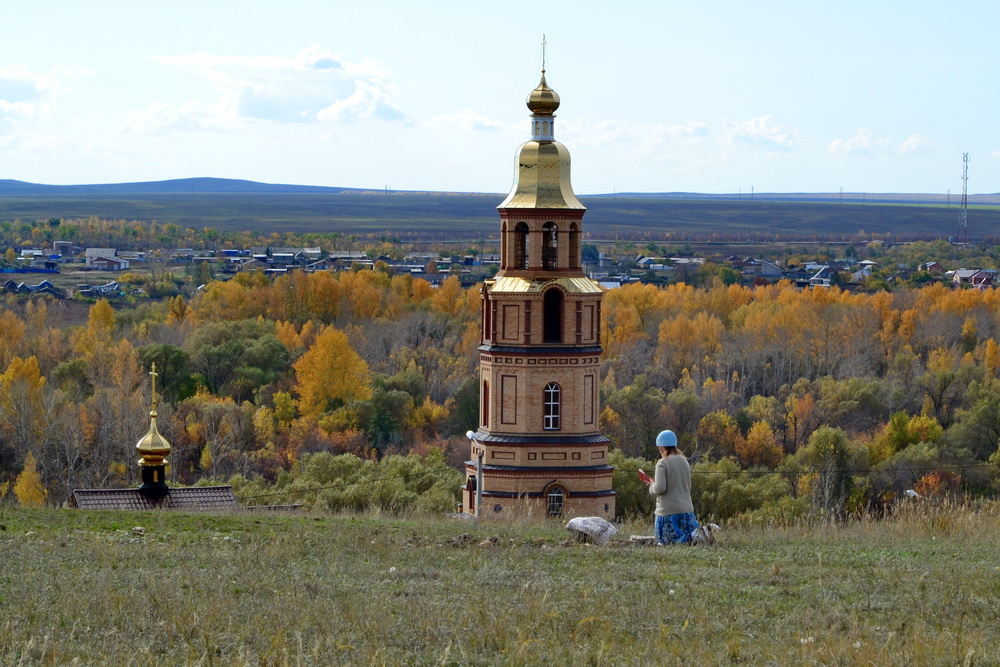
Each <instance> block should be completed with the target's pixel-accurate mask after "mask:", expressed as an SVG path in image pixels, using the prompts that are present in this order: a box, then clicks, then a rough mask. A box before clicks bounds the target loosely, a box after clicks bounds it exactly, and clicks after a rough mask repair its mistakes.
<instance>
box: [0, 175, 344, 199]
mask: <svg viewBox="0 0 1000 667" xmlns="http://www.w3.org/2000/svg"><path fill="white" fill-rule="evenodd" d="M346 190H347V188H328V187H321V186H313V185H281V184H273V183H258V182H256V181H244V180H239V179H230V178H180V179H175V180H169V181H148V182H141V183H105V184H97V185H43V184H40V183H25V182H24V181H11V180H0V197H4V196H7V195H19V196H25V197H63V196H80V195H84V196H96V195H106V196H111V197H127V196H134V195H138V194H336V193H338V192H344V191H346Z"/></svg>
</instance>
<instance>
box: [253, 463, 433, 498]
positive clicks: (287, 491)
mask: <svg viewBox="0 0 1000 667" xmlns="http://www.w3.org/2000/svg"><path fill="white" fill-rule="evenodd" d="M441 472H444V471H442V470H425V471H423V472H414V473H408V474H406V475H393V476H390V477H373V478H369V479H363V480H358V481H356V482H341V483H340V484H329V485H327V486H315V487H310V488H307V489H285V490H284V491H271V492H269V493H258V494H257V495H253V496H244V497H243V498H241V500H254V499H255V498H267V497H270V496H284V495H288V494H292V493H315V492H316V491H326V490H327V489H343V488H347V487H349V486H358V485H359V484H379V483H381V482H387V481H390V480H394V479H407V478H413V477H421V476H423V475H432V474H435V473H441Z"/></svg>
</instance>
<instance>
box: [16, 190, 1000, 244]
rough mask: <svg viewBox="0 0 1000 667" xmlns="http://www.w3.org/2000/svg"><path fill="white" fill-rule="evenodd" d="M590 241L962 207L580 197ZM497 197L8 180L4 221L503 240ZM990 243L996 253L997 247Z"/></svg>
mask: <svg viewBox="0 0 1000 667" xmlns="http://www.w3.org/2000/svg"><path fill="white" fill-rule="evenodd" d="M580 199H581V200H582V201H583V203H584V204H585V205H586V206H587V207H588V209H589V210H588V212H587V217H586V218H585V222H584V225H585V229H586V232H587V234H588V238H590V239H592V240H597V239H601V240H616V239H625V240H638V241H645V240H670V241H675V242H685V241H704V240H720V241H729V240H736V239H739V240H759V241H768V240H814V241H815V240H840V239H845V238H849V237H855V236H856V235H857V234H858V232H859V231H862V230H863V231H864V232H865V233H866V234H869V235H872V234H879V235H883V236H884V235H886V234H890V235H892V236H893V237H894V238H900V239H916V238H922V239H936V238H945V239H946V238H948V237H949V236H952V235H954V234H955V230H956V227H957V222H958V203H959V202H958V197H957V196H955V195H951V196H950V197H949V196H948V195H939V194H872V193H843V194H840V193H812V194H810V193H787V194H781V193H754V194H753V195H751V194H749V193H736V194H732V193H731V194H699V193H688V192H666V193H615V194H598V195H589V196H587V195H584V196H581V197H580ZM502 200H503V194H501V193H485V194H484V193H449V192H407V191H391V190H390V191H385V190H363V189H354V188H335V187H321V186H303V185H280V184H270V183H257V182H254V181H243V180H231V179H221V178H190V179H181V180H170V181H156V182H148V183H118V184H103V185H41V184H35V183H25V182H22V181H13V180H0V221H4V220H7V221H10V220H15V219H22V220H47V219H50V218H62V219H70V218H85V217H90V216H95V217H98V218H104V219H115V220H121V219H124V220H140V221H154V220H155V221H157V222H160V223H174V224H177V225H181V226H184V227H194V228H203V227H209V228H216V229H221V230H234V231H238V230H255V231H267V232H273V231H278V232H281V231H292V232H317V233H331V232H339V233H343V234H390V235H395V236H399V237H401V238H406V239H409V240H416V239H426V240H449V239H450V240H465V239H482V238H489V237H495V236H496V235H497V233H498V232H499V218H498V216H497V212H496V206H497V205H498V204H499V203H500V202H501V201H502ZM969 203H970V206H971V207H973V208H972V210H970V212H969V236H970V239H985V240H988V241H990V240H992V239H995V238H997V237H998V236H1000V194H994V195H970V197H969ZM991 242H992V241H991Z"/></svg>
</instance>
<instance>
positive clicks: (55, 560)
mask: <svg viewBox="0 0 1000 667" xmlns="http://www.w3.org/2000/svg"><path fill="white" fill-rule="evenodd" d="M998 513H1000V510H998V508H997V507H995V506H994V507H992V508H984V509H983V508H981V509H980V510H978V511H972V510H970V509H968V508H957V507H942V506H931V505H925V506H920V507H911V508H908V509H907V510H905V511H903V512H902V513H901V514H900V515H898V516H897V517H896V518H894V519H892V520H889V521H885V522H870V521H861V522H857V523H851V524H848V525H841V526H826V527H822V526H821V527H800V528H791V529H776V528H773V529H764V528H737V527H729V528H728V529H727V530H726V531H725V533H724V535H723V537H722V538H721V539H720V541H719V543H718V544H716V545H714V546H712V547H704V548H701V547H675V548H652V547H632V546H629V545H628V544H627V543H626V542H625V541H624V540H617V539H616V540H615V541H613V542H612V543H611V544H610V545H609V546H606V547H594V546H586V545H577V544H575V543H565V542H564V539H565V536H566V533H565V532H564V531H563V530H562V529H561V523H559V522H554V523H538V524H531V525H524V524H512V523H500V524H497V523H484V524H482V525H480V526H476V525H474V524H472V523H470V522H461V521H456V520H448V519H443V518H440V519H439V518H433V517H426V518H422V519H418V518H416V517H415V518H412V519H378V518H357V517H355V518H350V517H344V518H338V517H328V516H295V517H278V516H254V515H243V514H237V515H228V516H195V515H181V514H172V513H161V512H151V513H144V514H140V513H102V512H95V513H83V512H79V511H76V510H34V511H30V510H12V509H9V508H7V509H3V510H0V610H2V614H0V619H2V620H0V663H2V664H69V663H73V662H74V661H75V660H79V661H80V662H81V663H84V664H127V663H131V664H180V663H184V664H187V663H198V664H214V663H216V662H218V663H220V664H237V665H242V664H301V663H312V664H400V663H409V664H452V663H454V664H525V663H529V664H536V663H545V662H550V663H556V664H595V665H596V664H720V663H730V662H748V663H777V664H793V663H794V664H879V665H892V664H898V665H911V664H973V663H974V664H997V663H1000V622H998V620H1000V618H998V611H997V609H998V608H1000V606H998V603H1000V561H998V559H997V550H996V544H997V543H998V541H1000V522H998V521H997V519H998ZM136 526H140V527H142V528H143V529H144V531H143V534H137V533H138V532H139V531H133V530H132V529H133V527H136ZM630 532H640V533H647V534H648V532H649V527H648V526H645V525H642V526H631V527H629V526H626V527H625V529H624V531H623V533H625V534H626V535H627V534H628V533H630ZM482 542H486V543H487V545H488V546H482V545H481V543H482Z"/></svg>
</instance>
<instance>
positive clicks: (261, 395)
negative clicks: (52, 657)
mask: <svg viewBox="0 0 1000 667" xmlns="http://www.w3.org/2000/svg"><path fill="white" fill-rule="evenodd" d="M54 303H56V302H52V303H47V302H45V301H27V302H20V301H15V300H14V297H9V300H8V301H7V302H6V307H4V308H3V309H2V310H0V330H2V331H3V332H4V334H3V337H2V339H0V368H2V369H4V372H3V374H2V375H0V492H2V494H0V495H4V494H6V495H7V496H10V495H16V496H17V497H18V498H20V499H22V500H27V501H31V500H34V501H37V502H49V503H62V502H65V501H66V500H67V499H68V498H69V495H70V493H71V491H72V489H73V488H81V487H94V486H128V485H133V484H135V483H136V482H137V474H138V471H137V469H136V465H135V461H134V459H135V453H134V446H135V442H136V441H137V440H138V439H139V438H140V437H141V436H142V434H143V433H145V431H146V429H147V427H148V424H149V419H148V411H149V405H150V394H149V391H150V388H149V377H148V376H147V375H146V373H147V372H148V371H149V369H150V368H151V366H152V364H153V363H154V362H155V364H156V368H157V371H158V373H159V388H160V391H161V394H162V396H161V399H162V400H161V403H160V406H159V409H158V413H159V417H158V424H159V427H160V430H161V432H162V433H163V434H164V436H166V437H167V439H168V440H170V442H171V443H172V445H173V448H174V451H173V453H172V454H171V456H170V461H171V464H172V465H171V475H172V482H173V483H178V484H194V483H198V482H199V481H202V482H204V480H207V479H213V480H220V479H223V480H228V479H232V478H234V477H235V478H236V479H238V480H241V481H240V482H239V484H238V485H239V486H240V488H242V489H244V490H243V491H241V494H242V496H243V497H245V498H247V499H248V498H249V497H250V496H262V495H263V494H266V493H268V490H269V489H271V490H273V491H282V490H287V491H294V492H295V493H297V494H299V496H294V495H288V496H287V497H284V496H279V497H278V498H279V499H280V500H282V501H283V502H284V501H287V502H309V503H313V502H321V503H322V504H325V506H328V507H340V506H351V505H350V502H347V501H342V500H338V499H337V498H333V495H331V494H332V493H333V492H332V491H331V492H330V494H327V496H325V497H326V498H327V499H326V500H322V501H316V500H308V501H307V500H306V496H308V495H309V494H308V493H307V492H306V487H309V488H312V487H320V486H324V485H326V483H327V481H329V480H333V479H335V478H336V475H335V474H334V473H330V472H329V471H330V470H334V471H336V470H339V469H341V468H338V467H337V466H341V467H343V466H347V464H346V463H344V462H345V461H346V460H347V459H342V458H336V457H339V456H341V455H345V454H349V455H351V456H353V457H354V458H356V459H357V461H359V462H360V461H371V462H374V461H395V460H396V459H393V458H391V457H394V456H398V457H401V459H400V460H401V461H404V462H406V461H409V463H405V464H404V463H398V464H395V463H394V464H392V465H396V466H401V468H400V469H402V468H407V467H408V466H417V465H430V466H431V467H433V465H432V462H428V463H426V464H425V463H423V461H424V459H423V458H419V459H416V458H408V457H407V456H406V455H408V454H415V455H419V456H425V455H428V454H429V453H431V452H439V454H435V456H439V457H440V460H441V461H444V462H445V464H446V465H448V466H451V467H452V468H458V467H459V466H460V465H461V463H462V461H464V459H465V457H466V456H467V454H468V442H467V440H466V439H465V438H464V437H463V435H462V434H464V433H465V431H466V430H467V429H469V428H474V427H475V425H476V424H477V423H478V398H479V396H478V383H477V381H476V364H477V361H478V360H477V354H476V348H477V346H478V344H479V323H478V319H479V292H478V289H477V288H472V289H468V290H464V289H462V287H461V286H460V284H459V282H458V279H457V278H455V277H451V278H449V279H448V280H446V281H445V282H444V284H443V285H442V286H441V287H440V288H437V289H434V288H432V287H431V286H430V285H429V284H428V283H427V282H426V281H423V280H420V279H413V278H412V277H411V276H408V275H397V276H391V275H389V274H387V273H384V272H381V271H359V272H343V273H336V274H335V273H313V274H306V273H301V272H296V273H292V274H289V275H283V276H281V277H279V278H277V279H274V280H271V279H269V278H267V277H266V276H264V275H262V274H253V273H247V274H240V275H237V276H236V277H235V278H234V279H232V280H230V281H227V282H211V283H209V284H208V285H207V286H206V287H205V288H204V289H202V290H200V291H199V292H198V293H197V294H196V295H195V296H194V297H193V298H191V299H185V298H184V297H183V296H177V297H174V298H170V299H165V300H163V301H160V302H154V303H147V304H144V305H142V306H139V307H135V308H121V309H119V310H117V311H116V310H115V309H114V308H113V307H112V306H111V305H110V304H109V303H108V302H105V301H98V302H97V303H96V304H94V305H93V306H91V307H90V311H89V317H88V319H87V322H86V323H85V324H77V325H68V326H63V325H60V324H59V318H57V317H56V312H57V311H55V309H56V308H58V306H56V305H54ZM998 306H1000V296H998V294H997V292H996V291H994V290H985V291H975V290H953V289H949V288H946V287H944V286H941V285H932V286H929V287H925V288H922V289H899V290H897V291H895V292H893V293H889V292H877V293H874V294H853V293H849V292H845V291H841V290H839V289H836V288H834V289H825V290H824V289H816V290H798V289H796V288H794V287H793V286H791V285H789V284H784V283H781V284H777V285H769V286H762V287H753V288H750V287H741V286H737V285H730V286H725V285H723V284H722V283H721V281H718V280H717V281H715V284H714V285H713V286H711V287H703V288H695V287H691V286H688V285H683V284H677V285H671V286H669V287H665V288H657V287H654V286H648V285H646V286H644V285H629V286H626V287H623V288H621V289H616V290H612V291H610V292H608V293H607V294H606V296H605V301H604V309H603V315H604V317H603V323H602V327H603V329H602V339H603V344H604V347H605V358H604V369H603V370H604V376H603V378H604V379H603V383H602V404H603V406H604V407H603V413H602V416H601V417H602V427H603V429H604V431H605V432H606V433H607V434H608V435H609V437H611V439H612V441H613V443H614V446H615V448H616V449H617V450H618V451H617V452H616V455H615V456H616V457H617V458H616V460H617V461H618V462H619V465H620V468H621V470H619V472H618V473H616V481H615V485H616V489H617V490H618V491H619V493H620V496H619V509H620V511H622V512H633V511H634V512H639V511H645V505H644V504H643V503H645V502H648V499H647V498H645V497H644V496H642V494H641V489H639V490H638V491H637V490H636V489H634V488H633V487H634V484H635V482H634V478H635V473H634V469H635V468H636V467H638V466H639V465H648V463H646V464H641V463H639V462H638V460H640V459H648V458H651V457H652V456H653V455H654V454H655V452H654V451H652V449H653V447H652V443H653V442H654V439H655V435H656V433H657V432H659V431H660V430H662V429H664V428H671V429H672V430H674V431H675V432H677V433H678V435H679V437H680V439H681V443H682V447H683V448H684V449H685V450H686V452H687V453H688V455H689V456H690V457H691V458H692V461H693V462H694V463H695V471H696V473H699V474H697V475H696V486H697V489H696V491H697V495H698V497H699V498H701V500H699V503H702V505H701V506H702V507H703V509H704V510H705V511H707V512H709V513H713V512H715V513H717V515H718V516H725V517H731V516H736V515H741V514H746V513H748V512H758V513H761V512H762V513H763V514H761V516H764V515H768V516H770V515H771V514H773V515H775V516H785V515H788V514H789V513H795V512H799V511H804V509H808V508H810V507H820V508H822V509H823V510H824V511H827V512H835V513H842V512H844V511H848V510H850V509H861V508H865V507H869V508H871V507H879V506H881V505H882V504H884V503H886V502H889V501H891V500H892V499H893V498H894V497H896V496H897V495H898V494H899V493H901V492H902V491H904V490H906V489H915V490H916V491H917V492H919V493H920V494H921V495H933V494H935V493H950V492H971V493H980V494H983V493H991V492H992V491H993V484H994V478H995V476H996V475H995V471H996V469H997V466H996V465H995V464H996V462H997V460H998V457H997V448H998V441H1000V376H998V373H1000V350H998V346H997V340H998V339H1000V335H998V328H1000V307H998ZM320 454H322V455H323V456H331V457H334V458H335V459H336V460H337V461H340V463H337V464H336V465H333V464H329V465H327V464H326V463H323V466H327V467H325V468H323V470H326V472H317V470H318V468H315V466H318V465H319V462H323V461H327V460H328V459H325V458H320V459H316V458H315V457H316V456H317V455H320ZM308 461H314V463H313V464H310V465H313V466H314V468H308V466H307V465H306V462H308ZM630 461H631V463H630ZM351 465H357V466H362V465H366V464H362V463H352V464H351ZM330 466H332V467H330ZM310 470H312V472H310ZM372 470H373V469H372ZM369 472H371V471H370V470H369ZM701 473H705V474H701ZM359 474H360V473H359ZM365 474H368V473H365ZM371 474H373V475H375V477H379V475H376V474H375V473H371ZM400 474H403V473H400ZM331 475H332V476H331ZM345 475H346V473H345ZM699 475H700V476H699ZM391 476H392V475H390V477H391ZM431 477H434V476H433V475H431ZM297 480H298V481H297ZM699 480H702V481H699ZM452 481H453V480H449V481H448V482H447V483H445V482H442V485H440V486H438V487H437V489H438V490H437V491H435V498H436V501H435V503H434V504H435V505H436V506H438V507H444V506H446V505H449V504H451V503H452V502H453V501H454V497H453V496H452V498H451V499H450V500H447V498H446V497H447V494H446V493H445V492H444V491H441V489H443V488H451V487H450V486H449V485H451V484H452ZM296 484H298V485H299V486H295V485H296ZM431 486H433V484H432V485H431ZM455 488H457V485H455ZM414 489H417V490H414ZM706 489H709V490H706ZM425 491H426V490H425V489H424V490H421V489H418V488H417V487H412V488H411V487H407V488H405V489H403V490H402V491H400V494H402V495H398V494H397V495H398V497H404V498H411V499H412V496H411V495H407V494H411V493H416V494H417V495H418V496H421V495H422V494H423V493H424V492H425ZM338 493H339V492H338ZM451 493H452V494H453V493H454V489H451ZM338 497H339V496H338ZM331 498H332V499H331ZM351 502H354V501H351ZM357 502H360V501H357ZM428 502H429V501H428ZM342 503H346V504H342ZM394 503H395V501H393V502H390V503H388V505H387V506H386V507H389V508H396V507H397V506H398V504H394ZM258 504H268V503H265V502H260V503H258ZM375 505H376V506H379V507H382V505H379V504H378V503H375ZM722 508H728V509H725V510H723V509H722ZM768 513H770V514H768Z"/></svg>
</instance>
